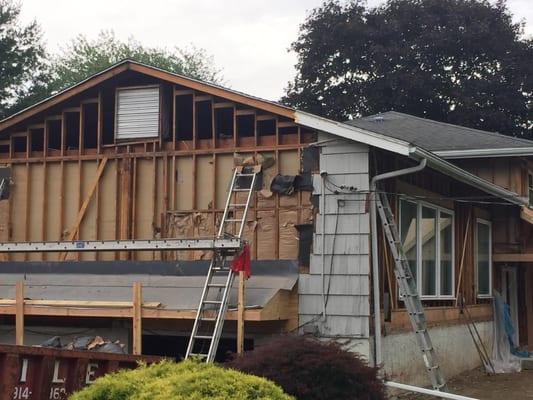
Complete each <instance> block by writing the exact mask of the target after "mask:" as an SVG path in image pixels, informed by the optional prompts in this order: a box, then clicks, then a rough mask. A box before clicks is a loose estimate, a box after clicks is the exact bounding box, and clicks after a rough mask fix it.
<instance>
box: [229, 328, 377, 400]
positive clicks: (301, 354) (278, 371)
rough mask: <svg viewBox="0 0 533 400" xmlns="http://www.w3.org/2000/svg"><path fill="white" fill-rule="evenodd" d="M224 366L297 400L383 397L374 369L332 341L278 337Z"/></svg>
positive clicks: (374, 398) (289, 336)
mask: <svg viewBox="0 0 533 400" xmlns="http://www.w3.org/2000/svg"><path fill="white" fill-rule="evenodd" d="M225 366H227V367H229V368H233V369H237V370H239V371H242V372H245V373H248V374H253V375H257V376H262V377H264V378H267V379H269V380H271V381H273V382H274V383H276V384H278V385H279V386H281V388H282V389H283V390H284V391H285V392H286V393H288V394H290V395H293V396H294V397H296V398H297V399H298V400H322V399H336V400H355V399H359V400H384V399H385V398H386V396H385V386H384V385H383V382H382V381H381V380H380V378H379V377H378V369H377V368H372V367H369V366H368V365H367V364H366V363H365V362H364V361H363V360H362V359H361V358H360V357H359V356H358V355H357V354H356V353H354V352H350V351H346V350H344V349H342V347H341V346H340V345H338V344H336V343H334V342H320V341H318V340H316V339H314V338H313V339H311V338H306V337H303V336H296V335H286V336H280V337H277V338H275V339H272V340H270V341H269V342H267V343H265V344H263V345H261V346H259V347H257V349H254V350H252V351H250V352H246V353H244V355H236V356H235V358H234V359H233V360H231V361H229V362H228V363H226V364H225Z"/></svg>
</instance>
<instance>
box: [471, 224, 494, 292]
mask: <svg viewBox="0 0 533 400" xmlns="http://www.w3.org/2000/svg"><path fill="white" fill-rule="evenodd" d="M491 231H492V226H491V223H490V222H489V221H485V220H482V219H478V220H477V222H476V235H475V238H476V286H477V296H478V297H490V296H492V232H491Z"/></svg>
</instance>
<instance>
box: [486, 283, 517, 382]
mask: <svg viewBox="0 0 533 400" xmlns="http://www.w3.org/2000/svg"><path fill="white" fill-rule="evenodd" d="M493 310H494V321H493V338H492V340H493V342H492V359H491V361H492V365H493V366H494V372H496V373H497V374H503V373H510V372H520V371H521V369H522V367H521V363H520V358H519V357H517V356H515V355H513V354H512V350H513V349H512V347H511V346H512V344H511V343H512V342H511V341H510V340H509V329H511V332H512V324H511V327H509V324H510V322H509V321H510V319H509V317H508V316H506V315H507V314H508V313H509V311H508V307H507V304H505V302H504V301H503V299H502V297H501V295H500V294H499V293H498V292H496V291H494V302H493ZM511 334H512V333H511ZM485 368H486V369H487V371H488V372H493V371H492V369H491V368H490V366H488V365H486V366H485Z"/></svg>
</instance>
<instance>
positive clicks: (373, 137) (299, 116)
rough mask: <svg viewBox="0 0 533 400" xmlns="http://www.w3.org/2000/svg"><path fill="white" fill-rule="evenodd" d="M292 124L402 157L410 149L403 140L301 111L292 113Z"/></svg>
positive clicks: (408, 152)
mask: <svg viewBox="0 0 533 400" xmlns="http://www.w3.org/2000/svg"><path fill="white" fill-rule="evenodd" d="M294 122H296V123H297V124H300V125H303V126H307V127H309V128H313V129H316V130H318V131H322V132H326V133H329V134H332V135H335V136H339V137H342V138H345V139H349V140H353V141H355V142H359V143H364V144H367V145H369V146H373V147H378V148H380V149H384V150H388V151H391V152H393V153H397V154H401V155H404V156H409V154H410V149H411V147H412V146H411V144H410V143H408V142H405V141H403V140H399V139H394V138H390V137H387V136H384V135H380V134H378V133H374V132H371V131H367V130H365V129H361V128H357V127H355V126H351V125H348V124H343V123H342V122H336V121H332V120H330V119H327V118H323V117H318V116H316V115H313V114H309V113H306V112H303V111H297V110H296V111H295V112H294Z"/></svg>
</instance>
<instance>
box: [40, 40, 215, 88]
mask: <svg viewBox="0 0 533 400" xmlns="http://www.w3.org/2000/svg"><path fill="white" fill-rule="evenodd" d="M125 59H130V60H135V61H138V62H141V63H144V64H148V65H151V66H154V67H158V68H161V69H164V70H166V71H170V72H175V73H178V74H183V75H187V76H190V77H192V78H197V79H201V80H204V81H208V82H219V81H220V80H221V76H220V71H219V70H217V69H216V68H214V66H213V65H214V62H213V59H212V57H210V56H208V55H207V54H206V53H205V51H204V50H202V49H197V48H195V47H191V48H190V49H179V48H174V49H173V50H168V49H164V48H157V47H148V46H143V45H142V44H141V43H140V42H138V41H136V40H135V39H134V38H129V39H128V40H127V41H122V40H120V39H118V38H117V37H116V36H115V34H114V33H113V32H112V31H103V32H101V33H100V34H99V35H98V37H97V38H96V39H95V40H90V39H88V38H87V37H85V36H83V35H78V36H77V37H76V38H75V39H74V40H72V41H71V42H70V44H69V45H68V46H67V47H66V48H65V49H64V50H63V52H62V54H61V55H59V56H58V57H56V58H55V59H53V63H52V74H53V79H52V81H51V82H50V89H51V90H60V89H62V88H65V87H68V86H71V85H74V84H76V83H78V82H80V81H81V80H83V79H85V78H87V77H88V76H90V75H93V74H95V73H97V72H100V71H102V70H104V69H106V68H107V67H109V66H111V65H113V64H116V63H117V62H119V61H122V60H125Z"/></svg>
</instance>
